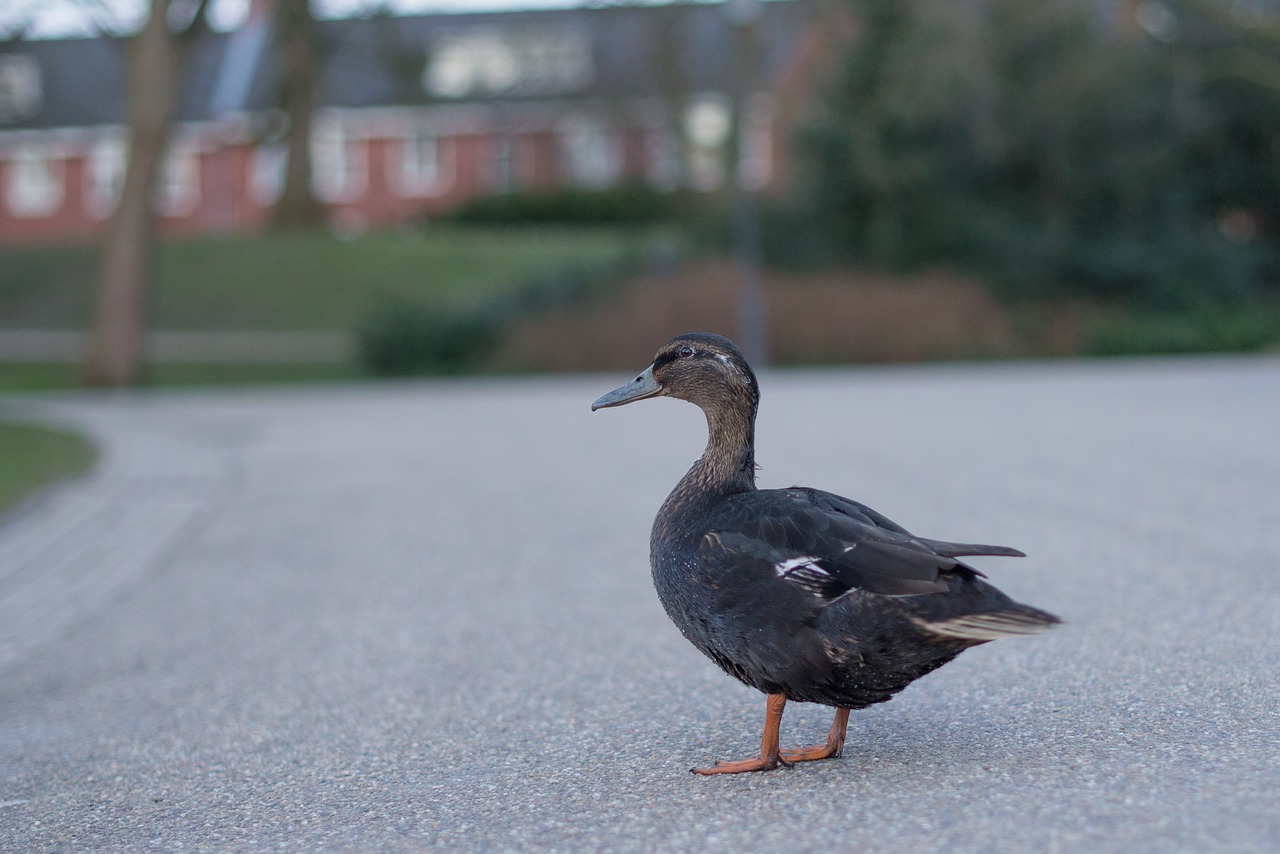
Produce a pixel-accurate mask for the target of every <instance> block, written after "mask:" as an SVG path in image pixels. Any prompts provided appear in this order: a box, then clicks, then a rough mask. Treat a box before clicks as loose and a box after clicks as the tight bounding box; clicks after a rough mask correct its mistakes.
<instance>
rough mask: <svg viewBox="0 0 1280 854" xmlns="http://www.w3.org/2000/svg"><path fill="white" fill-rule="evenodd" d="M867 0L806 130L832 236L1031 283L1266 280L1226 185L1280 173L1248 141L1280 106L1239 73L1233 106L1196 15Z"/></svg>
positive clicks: (1193, 284) (819, 201)
mask: <svg viewBox="0 0 1280 854" xmlns="http://www.w3.org/2000/svg"><path fill="white" fill-rule="evenodd" d="M1138 5H1142V4H1138ZM853 8H854V11H855V13H856V14H857V16H858V19H859V20H860V21H861V27H860V30H859V35H858V37H857V42H856V44H855V45H853V46H851V47H850V49H848V50H847V51H845V52H844V53H843V54H842V60H841V64H840V67H839V69H838V71H837V72H836V74H835V79H834V80H833V81H832V85H831V86H829V87H828V88H827V90H826V91H825V92H824V94H823V97H822V101H821V109H820V112H819V114H818V117H817V119H816V120H815V121H814V122H813V123H812V124H811V125H810V126H809V127H807V128H806V129H805V130H804V132H803V133H802V135H801V140H800V150H801V153H802V156H803V159H804V164H805V165H806V166H807V174H808V180H807V181H806V182H804V183H803V193H804V196H805V201H806V202H807V203H808V204H809V206H810V207H811V209H812V211H813V212H814V213H815V214H816V216H817V219H818V222H820V223H821V224H823V226H824V227H825V228H826V229H827V233H828V237H829V239H830V240H831V241H832V242H833V243H835V244H836V245H838V246H840V247H841V248H842V249H844V250H845V251H847V252H849V253H852V254H855V255H857V256H859V257H862V258H865V259H870V260H873V261H877V262H880V263H884V264H892V265H915V264H922V263H936V262H959V263H964V264H969V265H971V266H974V267H976V268H978V269H980V270H982V271H984V272H986V273H987V274H989V275H990V276H991V277H992V278H993V280H995V281H996V282H997V283H999V284H1001V285H1003V286H1004V287H1005V289H1006V290H1008V291H1009V292H1015V293H1018V294H1047V293H1051V292H1053V291H1055V290H1061V289H1072V290H1074V291H1076V292H1086V293H1090V294H1093V295H1098V296H1104V297H1123V298H1132V299H1140V300H1144V301H1147V302H1151V303H1177V302H1180V301H1187V300H1199V299H1234V298H1239V297H1241V296H1243V295H1246V294H1248V293H1250V292H1251V291H1252V289H1253V288H1254V287H1255V283H1256V282H1257V280H1258V276H1259V272H1260V267H1259V265H1258V264H1257V257H1258V252H1257V251H1256V249H1257V247H1256V246H1245V245H1242V244H1240V243H1239V242H1235V243H1233V242H1232V241H1231V240H1228V239H1225V238H1224V236H1223V234H1222V233H1221V229H1220V228H1219V217H1220V215H1221V212H1222V210H1223V209H1224V208H1226V207H1230V206H1232V205H1237V204H1245V203H1246V202H1247V199H1246V198H1245V196H1244V193H1243V188H1242V187H1237V188H1236V189H1234V190H1233V189H1231V186H1230V185H1231V184H1232V182H1233V181H1234V182H1237V183H1238V182H1239V181H1240V180H1241V178H1242V177H1243V176H1245V175H1247V176H1248V178H1247V179H1246V180H1247V182H1248V183H1250V184H1251V186H1252V185H1255V184H1256V182H1257V181H1259V180H1262V181H1263V182H1264V186H1266V189H1265V190H1261V192H1263V193H1267V194H1269V195H1270V196H1272V197H1274V196H1275V195H1276V194H1277V192H1276V191H1277V189H1280V186H1278V185H1277V184H1276V183H1275V178H1276V176H1275V171H1274V163H1272V164H1271V165H1270V167H1269V169H1270V172H1268V167H1267V166H1265V165H1264V163H1263V159H1262V158H1259V157H1255V156H1254V155H1252V154H1250V153H1249V148H1250V146H1251V145H1252V146H1254V147H1256V146H1258V145H1261V143H1262V140H1263V139H1264V138H1265V137H1266V133H1267V131H1265V130H1264V129H1263V128H1262V127H1259V126H1258V123H1259V122H1260V121H1261V119H1260V118H1259V117H1260V116H1270V119H1269V120H1268V121H1274V119H1275V118H1276V117H1280V109H1278V108H1277V104H1276V103H1275V99H1274V98H1271V99H1270V100H1268V98H1267V97H1261V94H1260V93H1261V91H1262V90H1259V89H1256V87H1255V90H1254V91H1253V92H1252V93H1245V92H1244V91H1243V90H1242V88H1241V87H1240V85H1239V84H1238V82H1236V83H1235V84H1234V90H1233V97H1234V98H1236V99H1238V100H1239V104H1238V106H1226V105H1224V104H1223V103H1221V102H1220V101H1219V100H1218V99H1217V95H1218V94H1219V93H1218V92H1216V91H1212V90H1211V88H1210V85H1211V84H1210V83H1209V82H1208V81H1207V79H1206V56H1207V54H1206V53H1205V50H1204V49H1203V45H1202V44H1201V42H1199V41H1196V40H1194V39H1192V38H1191V37H1190V35H1191V34H1190V32H1183V31H1182V30H1178V32H1177V33H1176V35H1175V33H1174V31H1172V30H1170V29H1168V27H1172V26H1176V25H1175V24H1170V23H1169V21H1168V20H1165V19H1163V18H1160V16H1159V15H1155V13H1154V12H1152V11H1151V10H1148V11H1147V13H1146V17H1145V23H1143V21H1144V19H1143V18H1140V19H1139V22H1140V23H1142V24H1143V28H1144V33H1140V34H1139V35H1137V36H1134V35H1132V34H1131V31H1130V28H1128V27H1124V26H1121V27H1118V28H1117V26H1116V23H1115V21H1113V20H1112V21H1108V20H1103V19H1100V18H1098V17H1097V16H1096V15H1094V14H1093V13H1092V11H1091V9H1092V7H1090V6H1089V5H1088V4H1081V3H1076V2H1066V0H1049V2H1045V3H1036V4H1028V3H1024V2H1021V0H981V2H979V0H971V2H958V3H947V4H941V3H934V2H930V1H929V0H859V2H855V3H854V6H853ZM1160 8H1161V10H1162V14H1165V13H1167V14H1168V15H1170V16H1174V19H1175V21H1176V20H1177V16H1178V15H1179V14H1180V13H1181V10H1180V9H1177V8H1175V7H1173V6H1163V5H1162V6H1161V7H1160ZM1153 15H1155V17H1154V18H1153V17H1152V16H1153ZM1157 18H1158V20H1157ZM1186 26H1190V24H1189V22H1188V23H1187V24H1186ZM1245 104H1247V105H1248V106H1247V108H1245ZM1245 125H1251V127H1250V128H1245ZM1250 133H1252V134H1254V135H1255V137H1256V138H1255V139H1253V140H1252V141H1251V140H1250V139H1248V138H1247V137H1248V134H1250ZM1275 139H1276V137H1275V136H1274V135H1272V136H1271V138H1270V144H1271V145H1272V146H1274V144H1275ZM1233 170H1238V171H1233ZM1253 192H1254V193H1255V194H1256V193H1258V192H1259V189H1258V188H1257V187H1256V186H1255V189H1254V191H1253ZM1237 197H1238V198H1237Z"/></svg>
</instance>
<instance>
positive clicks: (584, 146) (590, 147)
mask: <svg viewBox="0 0 1280 854" xmlns="http://www.w3.org/2000/svg"><path fill="white" fill-rule="evenodd" d="M562 139H563V145H564V153H565V161H566V163H565V165H566V167H567V169H568V174H569V178H570V180H572V181H573V182H574V183H576V184H581V185H583V186H586V187H607V186H609V185H610V184H613V183H615V182H616V181H617V180H618V175H619V172H620V170H621V165H622V164H621V158H620V156H619V151H618V146H617V144H616V142H615V140H614V139H613V137H612V135H611V134H610V133H609V130H608V128H607V127H606V125H605V124H604V122H602V121H599V120H597V119H592V118H587V117H585V116H578V117H576V118H574V119H571V120H570V121H569V122H567V123H566V125H565V127H564V131H563V137H562Z"/></svg>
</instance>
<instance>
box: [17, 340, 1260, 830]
mask: <svg viewBox="0 0 1280 854" xmlns="http://www.w3.org/2000/svg"><path fill="white" fill-rule="evenodd" d="M636 367H637V368H640V367H643V365H640V364H638V365H637V366H636ZM626 379H628V377H626V376H597V377H576V378H568V379H520V380H486V381H465V382H461V381H460V382H447V381H437V382H421V383H417V382H415V383H405V384H389V385H374V386H362V387H353V388H345V389H331V388H326V389H315V390H302V391H297V390H291V391H245V392H208V393H151V394H142V395H119V396H67V397H56V398H10V399H7V400H5V401H3V412H4V414H7V415H10V416H13V415H22V416H25V417H42V418H45V419H50V420H57V421H64V422H70V423H73V424H79V425H81V426H83V427H84V428H85V429H87V430H88V431H90V432H91V433H92V434H93V435H94V436H95V437H97V439H98V440H99V442H100V443H102V445H103V447H104V449H105V458H104V462H103V464H102V466H101V467H100V469H99V471H98V473H97V474H96V475H95V476H94V477H92V478H91V479H89V480H87V481H85V482H82V483H79V484H75V485H71V486H67V487H63V488H61V489H58V490H55V491H53V492H51V493H48V494H46V495H44V496H42V497H41V498H40V499H38V500H36V501H34V502H32V503H30V504H28V505H27V506H26V507H24V508H22V509H21V510H20V511H19V512H18V513H17V514H15V515H14V516H12V517H10V518H9V519H8V520H6V521H5V523H4V524H3V525H2V526H0V619H2V620H3V626H2V627H0V849H2V850H4V851H82V850H107V851H145V850H158V851H174V850H179V849H192V850H208V851H223V850H226V851H258V850H267V849H284V850H353V851H364V850H379V849H387V850H423V849H442V850H502V849H508V850H525V849H561V850H596V849H605V850H618V851H629V850H640V851H649V850H692V849H699V850H712V851H728V850H735V851H736V850H747V849H760V848H764V847H768V846H778V847H779V848H780V849H783V850H833V851H851V850H859V851H927V850H948V851H1032V850H1036V851H1125V852H1135V851H1162V852H1163V851H1266V852H1274V851H1277V850H1280V759H1278V756H1277V753H1278V751H1277V747H1278V744H1277V742H1278V741H1280V726H1278V725H1280V708H1278V703H1277V701H1278V699H1280V697H1278V694H1277V687H1278V682H1280V676H1278V672H1280V671H1278V668H1277V666H1276V662H1277V660H1280V593H1277V584H1276V579H1277V572H1278V571H1280V361H1277V360H1276V359H1275V358H1258V359H1190V360H1154V361H1132V362H1097V363H1073V364H1020V365H989V366H988V365H984V366H947V367H926V368H879V369H842V370H820V371H819V370H811V371H786V372H782V371H776V372H769V373H766V374H764V375H763V377H762V386H763V392H764V400H763V404H762V407H763V408H762V413H761V422H760V429H759V434H758V442H759V454H758V457H759V460H760V462H761V463H762V465H763V470H762V472H761V482H762V485H766V486H788V485H791V484H793V483H804V484H808V485H813V486H818V487H822V488H826V489H831V490H834V491H837V492H841V493H843V494H846V495H849V496H851V497H854V498H858V499H860V500H863V501H866V502H867V503H869V504H871V505H872V506H874V507H876V508H877V509H879V510H881V511H883V512H885V513H887V514H888V515H889V516H890V517H892V518H894V519H896V520H897V521H899V522H901V523H903V524H905V525H906V526H907V527H909V528H911V529H913V530H915V531H918V532H919V533H921V534H924V535H926V536H933V537H938V538H943V539H954V540H979V541H991V542H997V543H1007V544H1009V545H1015V546H1018V547H1020V548H1023V549H1024V550H1025V551H1027V552H1028V553H1029V555H1030V557H1028V558H1026V559H1024V560H1016V561H1015V560H1007V559H1003V560H1002V559H985V560H984V561H983V562H982V564H981V566H982V567H983V568H984V569H985V570H986V571H987V572H988V573H989V574H990V575H991V576H992V578H993V580H994V581H995V582H996V583H997V584H998V585H1000V586H1001V587H1002V588H1003V589H1005V590H1006V591H1007V592H1009V593H1010V594H1011V595H1014V596H1015V597H1016V598H1019V599H1021V600H1023V601H1026V602H1029V603H1031V604H1035V605H1038V606H1040V607H1043V608H1046V609H1048V610H1051V611H1053V612H1055V613H1057V614H1059V615H1060V616H1062V617H1063V618H1064V619H1066V620H1067V624H1066V625H1065V626H1063V627H1061V628H1059V629H1057V630H1055V631H1054V632H1052V633H1050V634H1048V635H1044V636H1041V637H1037V638H1030V639H1018V640H1010V641H1004V642H1001V643H997V644H990V645H987V646H984V647H981V648H979V649H976V650H972V651H970V652H967V653H965V654H964V655H963V656H961V657H960V658H959V659H958V660H957V661H956V662H954V663H953V664H950V665H948V666H947V667H945V668H943V669H942V670H941V671H939V672H938V673H936V674H933V675H931V676H929V677H926V678H925V679H924V680H921V681H920V682H917V683H916V684H915V685H913V686H912V687H910V688H909V689H908V690H907V691H905V692H904V693H903V694H901V695H900V696H899V697H897V698H896V699H895V700H894V701H892V702H890V703H888V704H885V705H882V706H878V707H875V708H872V709H868V710H865V711H862V712H856V713H855V714H854V716H853V719H852V721H851V723H850V728H849V743H848V746H847V748H846V755H845V757H844V758H843V759H840V760H835V761H829V762H820V763H810V764H806V765H802V766H799V767H797V768H795V769H791V770H786V769H780V770H778V771H775V772H772V773H768V774H751V775H740V776H735V777H722V778H700V777H695V776H694V775H691V774H690V773H689V772H688V769H689V768H690V767H692V766H694V765H699V764H705V763H708V762H710V761H712V760H714V759H717V758H740V757H742V756H746V755H750V754H751V753H753V752H754V751H755V750H756V749H757V748H758V744H759V742H758V739H759V728H760V725H761V721H762V718H763V712H764V703H763V698H762V697H761V695H759V694H757V693H755V692H753V691H751V690H749V689H747V688H744V687H742V686H741V685H738V684H737V683H736V682H734V681H732V680H730V679H729V678H728V677H726V676H724V675H723V674H721V673H720V672H719V671H718V670H717V669H715V667H714V666H713V665H712V664H711V663H710V662H708V661H706V660H704V659H703V658H702V657H701V656H700V655H698V653H697V652H696V651H695V650H694V649H693V648H692V647H690V646H688V645H687V644H686V643H685V641H684V640H683V639H682V638H681V637H680V636H679V634H678V633H677V632H676V630H675V629H674V628H673V627H672V626H671V625H670V624H669V623H668V622H667V620H666V618H665V616H664V615H663V614H662V611H661V609H660V607H659V606H658V604H657V601H656V599H655V597H654V594H653V592H652V589H651V587H650V582H649V573H648V562H647V538H648V531H649V524H650V522H651V520H652V518H653V514H654V512H655V511H656V509H657V506H658V504H659V503H660V502H661V501H662V499H663V497H665V495H666V492H667V490H669V489H670V487H671V486H672V485H673V484H674V483H675V481H676V480H677V479H678V478H679V476H680V475H681V474H682V473H683V472H684V470H685V469H686V468H687V467H688V465H689V463H690V462H692V460H693V459H694V457H696V456H697V454H698V453H699V452H700V450H701V447H702V444H703V441H704V439H705V433H704V429H705V428H704V425H703V422H702V419H701V415H700V414H699V413H698V412H697V410H696V409H694V408H692V407H690V406H688V405H687V404H682V403H679V402H675V401H667V400H659V401H650V402H645V403H639V404H636V405H634V406H629V407H625V408H623V409H619V410H610V411H607V412H601V413H595V414H592V413H590V412H589V411H588V406H589V404H590V402H591V400H592V399H594V398H595V397H596V396H597V395H598V394H600V393H602V392H604V391H607V390H608V389H610V388H612V387H613V386H615V385H617V384H619V383H621V382H622V381H624V380H626ZM829 721H830V712H829V710H827V709H824V708H821V707H815V706H806V705H792V706H791V707H789V708H788V711H787V716H786V718H785V720H784V722H783V739H784V744H800V743H810V742H813V741H818V740H820V739H821V738H822V737H823V735H824V734H825V732H826V728H827V726H828V724H829Z"/></svg>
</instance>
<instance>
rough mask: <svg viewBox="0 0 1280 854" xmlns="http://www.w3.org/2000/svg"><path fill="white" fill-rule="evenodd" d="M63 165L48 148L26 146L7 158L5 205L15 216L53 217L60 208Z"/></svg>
mask: <svg viewBox="0 0 1280 854" xmlns="http://www.w3.org/2000/svg"><path fill="white" fill-rule="evenodd" d="M65 167H66V162H65V161H64V160H63V158H62V157H61V156H60V154H59V153H58V152H55V151H53V150H51V149H49V148H48V147H47V146H43V145H39V144H36V143H28V144H26V145H23V146H21V147H20V148H18V149H17V150H16V151H15V152H14V153H13V155H12V157H10V159H9V169H8V173H9V174H8V178H9V180H8V181H7V182H6V184H5V203H6V204H7V205H8V207H9V210H10V211H12V212H13V215H14V216H18V217H45V216H52V215H53V214H54V213H56V212H57V210H58V208H59V207H61V205H62V196H63V192H64V178H65V172H66V168H65Z"/></svg>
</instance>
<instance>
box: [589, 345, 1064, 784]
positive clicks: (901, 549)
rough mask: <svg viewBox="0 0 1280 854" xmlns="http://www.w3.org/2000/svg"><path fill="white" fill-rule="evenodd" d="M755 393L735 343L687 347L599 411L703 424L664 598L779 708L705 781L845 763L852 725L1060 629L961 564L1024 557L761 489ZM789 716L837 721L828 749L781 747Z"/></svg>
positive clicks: (658, 525) (710, 648) (669, 538)
mask: <svg viewBox="0 0 1280 854" xmlns="http://www.w3.org/2000/svg"><path fill="white" fill-rule="evenodd" d="M758 389H759V386H758V382H757V380H756V377H755V375H754V373H753V372H752V371H751V368H750V367H749V366H748V365H747V362H746V360H745V359H744V358H743V357H742V354H741V353H740V352H739V351H738V349H737V347H735V346H734V345H733V343H732V342H731V341H729V340H728V339H726V338H722V337H720V336H717V335H709V334H706V333H692V334H688V335H683V336H680V337H678V338H675V339H672V340H671V341H669V342H667V344H665V345H664V346H663V347H662V348H661V349H660V350H659V351H658V355H657V357H656V358H655V359H654V362H653V364H652V365H651V366H650V367H649V368H647V369H646V370H645V371H644V372H643V373H641V374H640V375H639V376H637V377H636V378H635V380H633V381H632V382H631V383H629V384H627V385H625V386H622V387H621V388H619V389H616V390H615V391H613V392H610V393H609V394H607V395H605V396H604V397H602V398H600V399H599V400H597V401H596V402H595V404H594V405H593V407H592V408H593V409H599V408H604V407H609V406H617V405H620V404H623V403H630V402H632V401H634V400H640V399H644V398H647V397H655V396H659V395H663V396H672V397H677V398H681V399H684V400H688V401H690V402H692V403H695V404H697V405H698V406H699V407H701V408H702V410H703V412H704V413H705V414H706V417H707V426H708V441H707V448H706V450H705V451H704V453H703V455H702V456H701V457H700V458H699V459H698V461H697V462H695V463H694V465H693V467H692V468H691V469H690V470H689V472H688V473H687V474H686V475H685V476H684V477H683V478H682V479H681V480H680V482H679V483H678V484H677V485H676V487H675V489H674V490H672V492H671V494H670V495H669V496H668V497H667V499H666V501H665V502H664V503H663V505H662V507H661V509H660V510H659V511H658V514H657V517H656V518H655V520H654V524H653V530H652V533H651V535H650V543H649V545H650V565H651V569H652V573H653V582H654V587H655V588H656V590H657V593H658V598H659V600H660V601H661V603H662V606H663V608H664V609H665V610H666V612H667V615H668V616H669V617H670V618H671V620H672V622H674V623H675V625H676V626H677V628H679V630H680V632H681V633H682V634H683V635H684V636H685V637H686V638H687V639H688V640H689V641H690V642H691V643H692V644H693V645H694V646H695V647H697V648H698V649H699V650H701V651H702V652H703V653H704V654H705V655H707V656H708V657H709V658H710V659H711V660H712V661H714V662H715V663H716V664H717V665H719V666H720V667H721V668H722V669H723V670H724V671H725V672H726V673H728V674H730V675H731V676H733V677H735V678H737V679H739V680H741V681H742V682H744V683H745V684H747V685H750V686H751V687H753V688H756V689H757V690H759V691H762V692H764V693H765V694H766V695H768V698H769V700H768V705H767V708H768V713H767V716H766V722H765V734H764V737H763V738H762V741H761V751H760V757H759V758H758V759H757V758H752V759H748V760H740V761H736V762H724V763H717V764H716V765H715V766H713V767H711V768H703V769H695V770H696V771H698V773H704V774H717V773H733V772H738V771H759V770H769V769H771V768H774V767H777V766H778V765H787V764H790V763H791V762H795V761H805V760H811V759H825V758H829V757H831V756H838V755H840V752H841V750H842V749H843V744H844V738H845V726H846V723H847V720H848V712H849V710H851V709H861V708H865V707H866V706H869V705H872V704H875V703H881V702H884V701H885V700H888V699H889V698H890V697H892V696H893V695H894V694H896V693H897V692H899V691H901V690H902V689H903V688H905V687H906V686H907V685H909V684H910V683H911V682H913V681H915V680H916V679H918V678H920V677H921V676H924V675H925V674H927V673H929V672H930V671H932V670H935V669H937V668H938V667H940V666H942V665H943V664H946V663H947V662H948V661H950V660H952V659H953V658H955V657H956V656H957V655H959V654H960V653H961V652H963V651H964V650H965V649H967V648H969V647H971V646H975V645H977V644H981V643H986V642H987V641H991V640H996V639H999V638H1003V637H1013V636H1017V635H1029V634H1037V633H1039V632H1043V631H1045V630H1047V629H1049V628H1051V627H1052V626H1053V625H1055V624H1057V623H1058V622H1059V621H1058V619H1057V618H1056V617H1054V616H1052V615H1051V614H1048V613H1046V612H1044V611H1041V610H1039V609H1036V608H1032V607H1030V606H1027V605H1022V604H1020V603H1017V602H1014V601H1013V600H1012V599H1010V598H1009V597H1008V596H1006V595H1005V594H1004V593H1001V592H1000V591H999V590H997V589H996V588H995V587H994V586H993V585H991V584H989V583H988V582H987V581H986V580H985V578H984V577H983V575H982V574H981V573H980V572H978V571H977V570H975V569H974V568H972V567H970V566H968V565H966V564H965V563H963V562H962V561H960V560H959V558H961V557H964V556H969V555H1001V556H1018V557H1020V556H1022V552H1020V551H1018V550H1016V549H1011V548H1008V547H1004V546H989V545H981V544H971V543H952V542H947V541H942V540H931V539H927V538H924V537H917V536H915V535H913V534H911V533H910V532H909V531H907V530H906V529H905V528H903V527H902V526H900V525H898V524H896V523H894V522H892V521H891V520H889V519H888V518H886V517H885V516H883V515H881V514H880V513H877V512H876V511H875V510H872V509H871V508H869V507H867V506H866V505H864V504H860V503H858V502H856V501H852V500H850V499H847V498H843V497H841V496H839V495H835V494H833V493H830V492H824V491H821V490H817V489H811V488H807V487H792V488H789V489H764V490H761V489H758V488H757V487H756V484H755V469H756V466H755V441H754V431H755V416H756V410H757V407H758V402H759V390H758ZM787 701H797V702H812V703H822V704H824V705H828V706H834V707H835V708H836V709H837V713H836V721H835V723H834V724H833V726H832V730H831V733H830V734H829V736H828V741H827V744H826V745H823V746H817V747H812V748H801V749H799V750H790V751H788V750H782V749H781V748H780V747H779V746H778V726H779V723H780V720H781V716H782V709H783V707H784V706H785V703H786V702H787Z"/></svg>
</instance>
